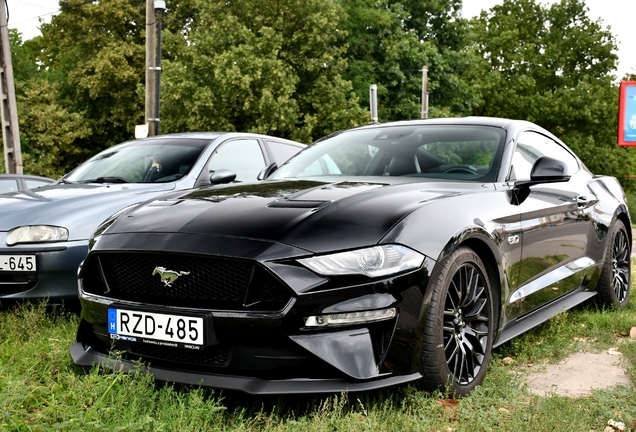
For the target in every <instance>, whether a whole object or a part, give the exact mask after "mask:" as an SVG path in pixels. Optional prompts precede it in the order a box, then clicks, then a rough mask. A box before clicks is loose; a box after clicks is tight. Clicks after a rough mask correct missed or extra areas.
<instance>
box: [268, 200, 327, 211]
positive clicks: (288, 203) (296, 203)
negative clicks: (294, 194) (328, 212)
mask: <svg viewBox="0 0 636 432" xmlns="http://www.w3.org/2000/svg"><path fill="white" fill-rule="evenodd" d="M329 204H331V201H312V200H290V199H284V198H283V199H279V200H276V201H274V202H271V203H269V204H268V205H267V207H272V208H306V209H310V208H322V207H325V206H327V205H329Z"/></svg>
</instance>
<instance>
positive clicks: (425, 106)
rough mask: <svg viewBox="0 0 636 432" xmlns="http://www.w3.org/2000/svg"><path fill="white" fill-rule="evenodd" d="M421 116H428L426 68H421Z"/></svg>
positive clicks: (424, 117)
mask: <svg viewBox="0 0 636 432" xmlns="http://www.w3.org/2000/svg"><path fill="white" fill-rule="evenodd" d="M422 118H423V119H427V118H428V68H427V67H426V66H424V67H423V68H422Z"/></svg>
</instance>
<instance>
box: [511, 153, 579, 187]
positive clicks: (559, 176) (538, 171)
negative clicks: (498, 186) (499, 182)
mask: <svg viewBox="0 0 636 432" xmlns="http://www.w3.org/2000/svg"><path fill="white" fill-rule="evenodd" d="M566 169H567V167H566V165H565V164H564V163H563V162H562V161H560V160H558V159H554V158H551V157H548V156H541V157H540V158H539V159H537V161H536V162H535V163H534V165H532V170H531V171H530V180H520V181H518V182H516V183H515V187H522V186H532V185H535V184H540V183H556V182H566V181H568V180H570V177H571V176H569V175H566V174H565V171H566Z"/></svg>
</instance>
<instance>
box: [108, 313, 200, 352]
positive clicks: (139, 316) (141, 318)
mask: <svg viewBox="0 0 636 432" xmlns="http://www.w3.org/2000/svg"><path fill="white" fill-rule="evenodd" d="M108 332H109V333H110V336H111V338H112V339H121V340H127V341H131V342H146V343H153V344H155V345H164V346H173V347H180V348H194V349H201V348H202V347H203V345H204V344H205V342H204V341H205V335H204V318H202V317H193V316H183V315H172V314H163V313H156V312H141V311H136V310H127V309H119V308H108Z"/></svg>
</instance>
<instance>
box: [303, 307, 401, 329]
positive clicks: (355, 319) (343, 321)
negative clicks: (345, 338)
mask: <svg viewBox="0 0 636 432" xmlns="http://www.w3.org/2000/svg"><path fill="white" fill-rule="evenodd" d="M395 314H396V309H395V308H390V309H381V310H374V311H364V312H347V313H339V314H331V315H317V316H310V317H307V319H306V320H305V325H306V326H307V327H338V326H344V325H354V324H367V323H372V322H378V321H385V320H389V319H391V318H393V317H395Z"/></svg>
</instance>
